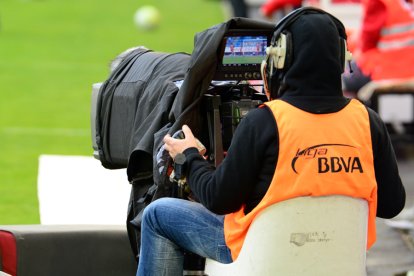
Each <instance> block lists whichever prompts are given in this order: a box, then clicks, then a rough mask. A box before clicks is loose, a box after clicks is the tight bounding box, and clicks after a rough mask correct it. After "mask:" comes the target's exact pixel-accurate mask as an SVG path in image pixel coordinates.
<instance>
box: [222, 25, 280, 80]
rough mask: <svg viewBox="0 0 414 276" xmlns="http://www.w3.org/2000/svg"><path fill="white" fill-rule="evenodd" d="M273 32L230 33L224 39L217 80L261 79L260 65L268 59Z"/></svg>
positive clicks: (244, 31) (242, 31)
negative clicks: (267, 51) (267, 50)
mask: <svg viewBox="0 0 414 276" xmlns="http://www.w3.org/2000/svg"><path fill="white" fill-rule="evenodd" d="M272 34H273V30H271V29H269V30H262V29H260V30H259V29H258V30H254V29H253V30H252V29H248V30H244V29H237V30H231V31H228V32H227V33H226V34H225V35H224V36H223V39H222V42H221V45H220V49H219V52H218V54H219V56H218V64H217V68H216V69H217V70H216V73H215V76H214V79H215V80H255V79H261V75H260V64H261V63H262V61H263V60H264V59H265V58H266V47H267V46H268V45H269V44H270V40H271V36H272Z"/></svg>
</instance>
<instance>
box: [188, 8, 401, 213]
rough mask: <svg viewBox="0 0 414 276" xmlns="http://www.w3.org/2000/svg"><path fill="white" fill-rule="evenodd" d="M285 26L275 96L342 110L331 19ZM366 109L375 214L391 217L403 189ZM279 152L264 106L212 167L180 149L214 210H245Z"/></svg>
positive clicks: (308, 17) (381, 131) (199, 193)
mask: <svg viewBox="0 0 414 276" xmlns="http://www.w3.org/2000/svg"><path fill="white" fill-rule="evenodd" d="M288 29H289V31H290V32H291V33H292V39H293V62H292V64H291V67H290V68H289V69H288V70H287V71H286V73H285V75H284V76H283V83H282V85H283V90H282V93H281V97H280V99H282V100H284V101H286V102H288V103H290V104H292V105H294V106H296V107H298V108H300V109H302V110H304V111H307V112H311V113H315V114H322V113H333V112H337V111H339V110H341V109H342V108H344V107H345V106H346V105H347V104H348V103H349V99H347V98H345V97H344V96H343V94H342V89H341V72H342V66H341V61H340V59H339V55H340V52H339V51H340V47H339V40H338V39H339V38H338V31H337V29H336V27H335V25H334V23H333V22H332V21H331V19H330V18H329V16H327V15H323V14H305V15H302V16H301V17H300V18H299V19H297V20H296V21H295V22H294V23H293V24H292V25H291V26H289V27H288ZM367 109H368V108H367ZM368 112H369V119H370V126H371V137H372V146H373V153H374V166H375V176H376V180H377V184H378V208H377V216H379V217H383V218H391V217H394V216H396V215H397V214H398V213H399V212H400V211H401V210H402V209H403V207H404V204H405V190H404V187H403V185H402V183H401V179H400V177H399V173H398V167H397V161H396V158H395V154H394V150H393V148H392V145H391V141H390V138H389V135H388V133H387V130H386V127H385V125H384V123H383V122H382V121H381V119H380V118H379V116H378V115H377V114H376V113H375V112H373V111H372V110H370V109H368ZM338 123H340V122H338ZM278 151H279V137H278V129H277V124H276V122H275V120H274V117H273V114H272V113H271V111H270V110H268V109H267V108H257V109H255V110H252V111H250V112H249V113H248V115H247V116H246V117H245V118H244V119H243V120H242V121H241V123H240V124H239V126H238V127H237V129H236V132H235V134H234V137H233V140H232V143H231V146H230V148H229V150H228V152H227V156H226V158H225V159H224V161H223V163H221V164H220V166H218V167H217V168H214V167H213V166H212V165H210V164H209V163H208V162H207V161H205V160H204V159H203V158H202V157H201V156H200V155H199V154H198V151H197V150H196V149H195V148H189V149H187V150H186V151H185V152H184V153H185V155H186V157H187V162H188V177H187V179H188V182H189V185H190V187H191V189H192V191H193V192H194V194H195V195H196V197H197V198H198V199H199V200H200V202H201V203H202V204H203V205H204V206H206V207H207V208H208V209H210V210H211V211H213V212H215V213H217V214H227V213H230V212H234V211H237V210H238V209H240V207H241V206H242V205H243V204H245V205H246V211H247V212H249V211H250V210H251V209H252V208H254V207H255V206H256V205H257V204H258V203H259V202H260V200H261V199H262V197H263V196H264V194H265V193H266V191H267V189H268V187H269V184H270V182H271V179H272V177H273V175H274V172H275V168H276V164H277V160H278Z"/></svg>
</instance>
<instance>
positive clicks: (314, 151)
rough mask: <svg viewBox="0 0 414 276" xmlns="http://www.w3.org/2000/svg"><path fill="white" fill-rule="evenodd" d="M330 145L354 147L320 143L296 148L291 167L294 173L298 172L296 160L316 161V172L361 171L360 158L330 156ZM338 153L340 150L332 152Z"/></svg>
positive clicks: (344, 145)
mask: <svg viewBox="0 0 414 276" xmlns="http://www.w3.org/2000/svg"><path fill="white" fill-rule="evenodd" d="M332 147H347V148H355V147H354V146H351V145H346V144H320V145H315V146H311V147H308V148H305V149H303V150H301V149H300V148H299V149H298V150H297V152H296V155H295V157H294V158H293V159H292V164H291V166H292V169H293V171H294V172H295V173H296V174H299V172H298V170H297V166H298V165H297V162H298V161H299V160H303V161H308V162H317V166H318V173H329V172H330V173H338V172H345V173H353V172H360V173H363V172H364V170H363V169H362V164H361V160H360V159H359V157H358V156H332V155H330V154H328V153H330V151H331V150H332ZM335 152H336V154H339V153H340V152H341V151H340V150H336V151H334V153H335Z"/></svg>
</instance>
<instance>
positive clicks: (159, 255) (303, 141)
mask: <svg viewBox="0 0 414 276" xmlns="http://www.w3.org/2000/svg"><path fill="white" fill-rule="evenodd" d="M338 22H339V21H337V22H336V21H335V18H333V17H332V16H331V15H329V14H327V13H325V12H322V11H320V10H316V9H310V8H303V9H299V10H296V11H295V12H293V14H289V15H288V16H287V17H286V18H285V19H283V20H282V21H281V22H280V23H279V24H278V25H277V26H276V31H275V34H276V32H278V35H279V34H280V33H282V31H283V32H284V33H287V37H288V39H289V38H291V41H288V44H287V47H291V49H290V52H289V49H288V50H287V53H288V55H287V56H286V57H285V58H286V59H288V58H290V59H291V60H290V61H288V60H286V61H285V64H284V66H282V68H283V69H279V68H276V67H275V68H273V67H272V66H274V63H272V62H271V60H272V56H268V57H267V59H266V61H267V62H266V64H265V70H264V74H263V77H264V84H265V88H266V89H267V92H268V94H269V98H270V101H269V102H267V103H265V104H264V105H263V106H261V107H260V108H257V109H254V110H251V111H250V112H249V113H248V114H247V116H246V117H245V118H243V119H242V121H241V122H240V124H239V125H238V127H237V129H236V131H235V134H234V137H233V140H232V142H231V145H230V148H229V150H228V152H227V155H226V158H225V159H224V161H223V162H222V163H221V164H220V165H219V166H218V167H217V168H215V167H214V166H212V165H211V164H210V163H209V162H208V161H207V160H205V159H204V158H203V156H201V155H200V154H199V152H198V150H197V142H196V139H195V138H194V135H193V134H192V132H191V130H190V129H189V128H188V127H187V126H185V125H184V126H183V127H182V130H183V132H184V135H185V138H184V139H174V138H172V137H171V136H169V135H167V136H166V137H165V138H164V142H165V147H166V149H167V150H168V151H169V153H170V155H171V157H172V158H173V159H174V160H180V164H181V165H182V166H184V168H185V170H186V175H187V182H188V184H189V186H190V188H191V190H192V192H193V194H194V195H195V196H196V197H197V199H198V200H199V201H200V203H198V202H193V201H189V200H183V199H177V198H161V199H158V200H156V201H154V202H152V203H151V204H150V205H148V206H147V208H146V209H145V210H144V215H143V221H142V236H141V255H140V259H139V266H138V272H137V275H183V260H184V257H183V251H184V250H187V251H191V252H193V253H196V254H198V255H200V256H203V257H207V258H211V259H214V260H217V261H219V262H222V263H230V262H232V261H234V260H235V259H236V258H237V256H238V254H239V252H240V249H241V247H242V245H243V241H244V237H245V235H246V233H247V231H248V228H249V226H250V223H251V222H252V220H253V219H254V217H255V216H256V215H257V214H258V213H259V212H260V211H261V210H263V209H264V208H266V207H267V206H269V205H270V204H274V203H277V202H280V201H283V200H286V199H289V198H293V197H299V196H325V195H332V194H342V195H348V196H353V197H358V198H363V199H366V200H367V201H368V202H369V223H368V245H367V246H368V248H369V247H370V246H372V244H373V243H374V242H375V217H376V216H378V217H382V218H392V217H394V216H396V215H397V214H398V213H399V212H400V211H401V210H402V209H403V207H404V204H405V190H404V187H403V185H402V183H401V179H400V176H399V173H398V168H397V162H396V158H395V155H394V151H393V148H392V145H391V142H390V139H389V136H388V134H387V131H386V128H385V126H384V124H383V122H382V121H381V120H380V118H379V116H378V115H377V114H376V113H374V112H373V111H372V110H370V109H368V108H366V107H365V106H363V105H362V104H360V103H359V102H358V101H357V100H350V99H347V98H345V97H344V96H343V94H342V88H341V73H342V72H343V67H344V57H343V55H342V54H341V53H342V52H343V51H344V50H343V49H342V48H343V47H341V39H343V40H344V41H345V39H346V35H345V30H344V28H343V26H342V24H341V23H340V22H339V23H338ZM276 39H277V37H276ZM345 42H346V41H345ZM272 43H273V42H272ZM273 46H275V47H276V45H275V44H272V47H273ZM270 50H271V49H270ZM269 52H272V51H269ZM341 160H342V161H341Z"/></svg>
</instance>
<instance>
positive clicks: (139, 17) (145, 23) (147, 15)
mask: <svg viewBox="0 0 414 276" xmlns="http://www.w3.org/2000/svg"><path fill="white" fill-rule="evenodd" d="M160 21H161V15H160V12H159V11H158V9H157V8H156V7H154V6H142V7H140V8H139V9H138V10H137V11H136V12H135V14H134V23H135V25H136V26H137V27H138V28H140V29H144V30H153V29H155V28H157V27H158V26H159V24H160Z"/></svg>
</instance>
